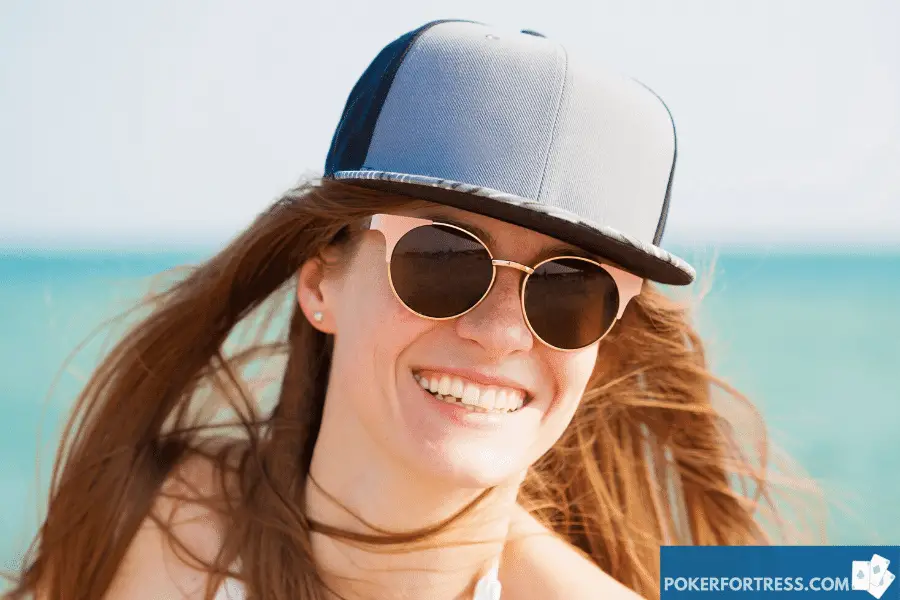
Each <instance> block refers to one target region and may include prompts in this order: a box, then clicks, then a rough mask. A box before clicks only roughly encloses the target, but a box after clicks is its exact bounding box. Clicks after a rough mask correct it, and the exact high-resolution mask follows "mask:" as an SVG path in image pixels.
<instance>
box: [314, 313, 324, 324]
mask: <svg viewBox="0 0 900 600" xmlns="http://www.w3.org/2000/svg"><path fill="white" fill-rule="evenodd" d="M322 318H323V317H322V313H320V312H319V311H316V312H314V313H313V320H314V321H315V322H316V323H321V322H322Z"/></svg>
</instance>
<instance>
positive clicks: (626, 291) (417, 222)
mask: <svg viewBox="0 0 900 600" xmlns="http://www.w3.org/2000/svg"><path fill="white" fill-rule="evenodd" d="M429 225H440V226H441V227H449V228H450V229H455V230H457V231H461V232H462V233H464V234H466V235H468V236H469V237H471V238H472V239H474V240H475V241H477V242H478V243H479V244H481V245H482V246H483V247H484V249H485V250H486V251H487V253H488V256H489V257H490V258H491V267H492V269H491V282H490V283H489V284H488V286H487V289H485V291H484V294H483V295H482V296H481V298H479V299H478V301H477V302H476V303H475V304H473V305H472V306H471V307H470V308H468V309H467V310H465V311H463V312H461V313H459V314H458V315H453V316H451V317H430V316H428V315H423V314H422V313H420V312H417V311H415V310H413V309H412V308H410V307H409V306H408V305H407V304H406V302H404V301H403V299H402V298H401V297H400V295H399V294H398V293H397V289H396V288H395V287H394V278H393V276H392V275H391V257H392V256H393V253H394V248H395V247H396V246H397V242H399V241H400V238H402V237H403V236H404V235H406V234H407V233H409V232H410V231H412V230H414V229H418V228H419V227H426V226H429ZM368 229H369V230H371V231H379V232H381V234H382V235H383V236H384V240H385V263H386V264H387V272H388V282H389V283H390V286H391V292H392V293H393V294H394V297H395V298H396V299H397V301H398V302H399V303H400V304H401V305H402V306H403V307H404V308H405V309H406V310H408V311H409V312H411V313H413V314H414V315H416V316H419V317H422V318H423V319H429V320H432V321H449V320H451V319H458V318H459V317H461V316H463V315H465V314H466V313H468V312H469V311H471V310H474V309H475V308H476V307H477V306H478V305H479V304H481V303H482V302H483V301H484V299H485V298H487V297H488V294H490V293H491V290H492V289H493V288H494V281H495V280H496V279H497V267H508V268H511V269H516V270H518V271H521V272H523V273H524V274H525V276H524V277H523V278H522V283H521V285H520V286H519V304H520V308H521V310H522V317H523V318H524V319H525V324H526V325H528V329H529V330H530V331H531V333H532V335H534V337H536V338H537V339H538V340H540V342H541V343H542V344H544V345H546V346H549V347H550V348H553V349H554V350H559V351H561V352H575V351H578V350H583V349H584V348H587V347H588V346H592V345H593V344H596V343H597V342H599V341H600V340H602V339H603V338H605V337H606V336H607V335H608V334H609V332H610V331H611V330H612V328H613V327H614V326H615V324H616V322H617V321H619V320H620V319H621V318H622V315H623V314H624V313H625V308H626V307H627V306H628V303H629V302H631V300H632V299H634V298H635V297H636V296H638V295H639V294H640V293H641V287H642V285H643V282H644V280H643V278H642V277H639V276H637V275H635V274H633V273H629V272H628V271H623V270H622V269H619V268H616V267H614V266H612V265H607V264H604V263H601V262H598V261H596V260H592V259H589V258H585V257H583V256H567V255H563V256H553V257H550V258H546V259H544V260H542V261H540V262H539V263H537V264H536V265H534V266H533V267H529V266H527V265H523V264H522V263H518V262H515V261H512V260H502V259H497V258H494V254H493V253H492V252H491V249H490V247H489V246H488V245H487V244H485V243H484V240H482V239H481V238H479V237H478V236H477V235H475V234H474V233H472V232H471V231H468V230H467V229H464V228H462V227H459V226H457V225H453V224H452V223H443V222H441V221H435V220H432V219H423V218H419V217H407V216H401V215H390V214H386V213H378V214H375V215H372V219H371V221H370V223H369V227H368ZM560 259H567V260H580V261H584V262H586V263H590V264H592V265H595V266H598V267H600V268H601V269H603V270H604V271H606V272H607V273H609V275H610V276H611V277H612V279H613V281H614V282H615V284H616V288H617V289H618V293H619V307H618V312H617V314H616V318H615V319H613V322H612V323H610V324H609V327H608V328H607V329H606V331H604V332H603V334H602V335H600V337H598V338H597V339H596V340H594V341H593V342H591V343H589V344H585V345H584V346H580V347H578V348H560V347H558V346H554V345H553V344H551V343H549V342H547V341H546V340H545V339H544V338H543V337H541V335H540V334H539V333H538V332H537V331H535V330H534V327H533V326H532V325H531V321H530V320H529V319H528V312H527V311H526V310H525V286H526V285H527V284H528V279H529V278H530V277H531V275H532V274H533V273H534V272H535V271H536V270H537V269H538V268H540V267H541V265H543V264H545V263H548V262H550V261H553V260H560Z"/></svg>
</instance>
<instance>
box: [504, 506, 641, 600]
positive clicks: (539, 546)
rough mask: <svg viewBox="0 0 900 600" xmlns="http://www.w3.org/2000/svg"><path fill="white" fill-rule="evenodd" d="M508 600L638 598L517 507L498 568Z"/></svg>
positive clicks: (609, 599) (614, 599) (613, 599)
mask: <svg viewBox="0 0 900 600" xmlns="http://www.w3.org/2000/svg"><path fill="white" fill-rule="evenodd" d="M500 581H501V582H502V584H503V597H504V598H509V600H556V599H559V600H563V599H565V600H596V599H597V598H604V599H608V600H638V599H639V598H640V596H639V595H638V594H637V593H635V592H634V591H633V590H631V589H629V588H628V587H626V586H624V585H622V584H621V583H619V582H618V581H617V580H615V579H613V578H612V577H611V576H610V575H608V574H607V573H605V572H603V571H602V570H601V569H600V568H598V567H597V565H595V564H594V563H593V562H592V561H590V560H589V559H588V558H585V557H584V556H582V554H581V553H580V552H579V551H578V550H576V549H575V548H572V546H571V545H570V544H569V543H568V542H566V541H565V540H563V539H561V538H559V537H558V536H556V535H555V534H554V533H553V532H551V531H549V530H548V529H546V528H545V527H544V526H543V525H541V524H540V523H539V522H538V521H537V520H536V519H535V518H534V517H532V516H531V515H529V514H528V513H527V512H525V510H524V509H520V510H519V511H518V514H517V515H516V516H515V518H514V519H513V524H512V528H511V530H510V542H509V543H508V545H507V549H506V552H505V553H504V557H503V564H502V566H501V571H500Z"/></svg>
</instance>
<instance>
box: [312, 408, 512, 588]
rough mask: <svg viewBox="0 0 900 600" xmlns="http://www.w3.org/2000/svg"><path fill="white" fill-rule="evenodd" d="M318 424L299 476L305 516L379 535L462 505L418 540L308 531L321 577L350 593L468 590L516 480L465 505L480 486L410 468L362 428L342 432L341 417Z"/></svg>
mask: <svg viewBox="0 0 900 600" xmlns="http://www.w3.org/2000/svg"><path fill="white" fill-rule="evenodd" d="M352 420H353V419H352V418H351V421H352ZM331 423H333V421H331ZM322 425H323V426H322V429H321V430H320V433H319V438H318V441H317V443H316V449H315V452H314V453H313V459H312V465H311V467H310V477H309V478H308V479H307V483H306V512H307V515H308V516H309V518H310V519H311V520H312V521H315V522H316V523H321V524H323V525H325V526H327V527H335V528H339V529H341V530H344V531H349V532H353V533H356V534H363V535H370V536H372V535H374V536H379V535H390V534H406V533H409V532H415V531H419V530H422V529H426V528H434V527H435V526H437V525H439V524H441V523H444V522H446V521H448V520H450V519H453V517H454V516H455V515H458V514H459V513H460V512H461V511H464V512H463V514H462V515H461V516H459V517H458V518H456V519H453V521H452V523H450V524H449V526H448V527H446V528H445V529H443V530H441V531H439V532H437V533H435V534H434V535H432V536H429V537H427V539H425V540H418V539H415V536H407V540H404V542H407V541H409V542H410V543H403V544H366V543H361V542H359V541H353V540H344V539H340V538H338V537H336V536H334V535H330V534H322V533H313V534H312V536H311V542H312V549H313V554H314V558H315V560H316V564H317V565H318V566H319V568H320V570H321V572H322V574H323V577H324V579H325V581H326V583H328V584H329V585H331V586H334V589H335V590H336V591H338V592H340V593H341V594H342V595H345V596H346V597H348V598H356V597H360V598H362V597H370V598H371V597H377V598H386V599H388V598H397V599H399V598H403V599H404V600H409V599H413V598H429V599H432V600H451V599H453V600H456V599H458V598H465V599H469V598H471V597H472V595H471V594H472V589H473V587H474V584H475V582H476V580H477V579H478V578H480V577H481V576H483V575H484V574H485V573H486V572H487V571H488V570H489V569H490V568H491V566H493V565H494V564H495V562H496V561H497V560H498V559H499V556H500V554H501V552H502V550H503V545H504V541H505V539H506V536H507V532H508V530H509V521H510V516H511V515H512V513H513V508H514V507H515V502H516V495H517V491H518V481H516V482H511V483H510V484H509V485H506V486H501V487H499V488H495V489H494V490H492V491H491V492H489V493H487V494H486V495H485V497H484V498H483V499H482V500H481V501H479V502H477V503H476V504H475V505H474V506H472V508H471V509H469V510H465V509H466V507H468V506H470V505H472V503H473V502H475V501H476V500H478V498H479V496H481V495H483V494H484V493H485V490H478V489H460V488H453V487H452V486H449V485H447V484H446V483H442V482H440V481H437V480H435V479H433V478H432V479H429V478H428V476H427V474H411V473H410V471H409V469H407V468H404V466H403V465H400V464H397V463H396V462H395V461H392V460H390V458H389V457H387V456H384V453H383V452H382V451H381V450H380V449H379V448H378V446H377V444H374V443H372V442H371V441H370V440H369V438H368V437H367V436H366V435H365V434H364V433H363V432H359V431H352V432H348V431H347V428H348V425H349V428H350V429H355V427H354V426H353V425H352V424H350V423H347V422H346V421H345V422H343V423H342V424H341V427H340V428H337V427H333V426H330V425H329V420H328V419H327V418H326V419H324V420H323V424H322ZM351 439H352V440H353V443H348V441H347V440H351ZM410 537H413V539H412V540H409V538H410Z"/></svg>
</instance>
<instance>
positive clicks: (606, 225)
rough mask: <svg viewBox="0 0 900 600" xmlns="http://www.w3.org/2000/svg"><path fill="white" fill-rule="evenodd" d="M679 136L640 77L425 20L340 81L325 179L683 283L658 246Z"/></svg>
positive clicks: (530, 35)
mask: <svg viewBox="0 0 900 600" xmlns="http://www.w3.org/2000/svg"><path fill="white" fill-rule="evenodd" d="M676 154H677V143H676V136H675V125H674V121H673V119H672V116H671V114H670V112H669V109H668V108H667V107H666V105H665V103H664V102H663V101H662V100H661V99H660V98H659V96H658V95H657V94H655V93H654V92H653V91H651V90H650V89H649V88H648V87H646V86H645V85H643V84H641V83H639V82H637V81H635V80H634V79H631V78H629V77H627V76H625V75H622V74H619V73H617V72H615V71H614V70H612V69H610V68H607V67H601V66H598V65H593V64H590V63H588V62H585V61H583V60H581V59H580V58H579V57H577V56H574V55H573V54H572V53H570V52H568V51H566V49H565V48H564V47H563V46H562V45H560V44H559V43H557V42H554V41H551V40H550V39H548V38H546V37H545V36H543V35H541V34H539V33H537V32H534V31H530V30H524V31H515V30H507V29H503V28H500V27H495V26H490V25H487V24H484V23H478V22H474V21H466V20H455V19H454V20H440V21H432V22H430V23H426V24H425V25H423V26H421V27H419V28H417V29H415V30H413V31H410V32H408V33H406V34H404V35H402V36H400V37H399V38H397V39H395V40H394V41H392V42H391V43H389V44H388V45H387V46H385V47H384V48H383V49H382V50H381V51H380V52H379V54H378V55H377V56H376V57H375V59H374V60H373V61H372V62H371V63H370V64H369V66H368V68H367V69H366V70H365V71H364V72H363V74H362V76H361V77H360V78H359V80H358V81H357V82H356V84H355V86H354V87H353V89H352V90H351V92H350V95H349V97H348V99H347V102H346V105H345V106H344V110H343V114H342V116H341V118H340V121H339V123H338V125H337V128H336V130H335V132H334V136H333V139H332V142H331V146H330V148H329V151H328V155H327V158H326V161H325V173H324V176H325V177H326V178H333V179H336V180H340V181H343V182H345V183H349V184H352V185H358V186H365V187H370V188H376V189H380V190H384V191H389V192H393V193H395V194H402V195H407V196H411V197H414V198H418V199H423V200H429V201H432V202H436V203H438V204H443V205H447V206H453V207H456V208H461V209H464V210H468V211H471V212H475V213H478V214H482V215H485V216H488V217H493V218H496V219H500V220H503V221H506V222H509V223H513V224H516V225H520V226H523V227H527V228H528V229H532V230H534V231H538V232H540V233H544V234H546V235H549V236H551V237H554V238H557V239H559V240H561V241H563V242H567V243H570V244H572V245H574V246H577V247H579V248H582V249H583V250H585V251H587V252H590V253H593V254H596V255H597V256H599V257H601V258H605V259H607V260H609V261H611V262H613V263H615V264H617V265H618V266H620V267H622V268H623V269H625V270H627V271H630V272H632V273H634V274H635V275H638V276H640V277H642V278H645V279H648V280H651V281H656V282H659V283H664V284H670V285H687V284H689V283H691V282H692V281H693V280H694V277H695V271H694V269H693V267H691V266H690V265H689V264H688V263H687V262H685V261H684V260H683V259H681V258H679V257H677V256H675V255H674V254H672V253H670V252H668V251H666V250H664V249H663V248H662V247H660V243H661V241H662V236H663V231H664V229H665V225H666V217H667V215H668V212H669V198H670V194H671V191H672V178H673V176H674V172H675V159H676Z"/></svg>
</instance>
